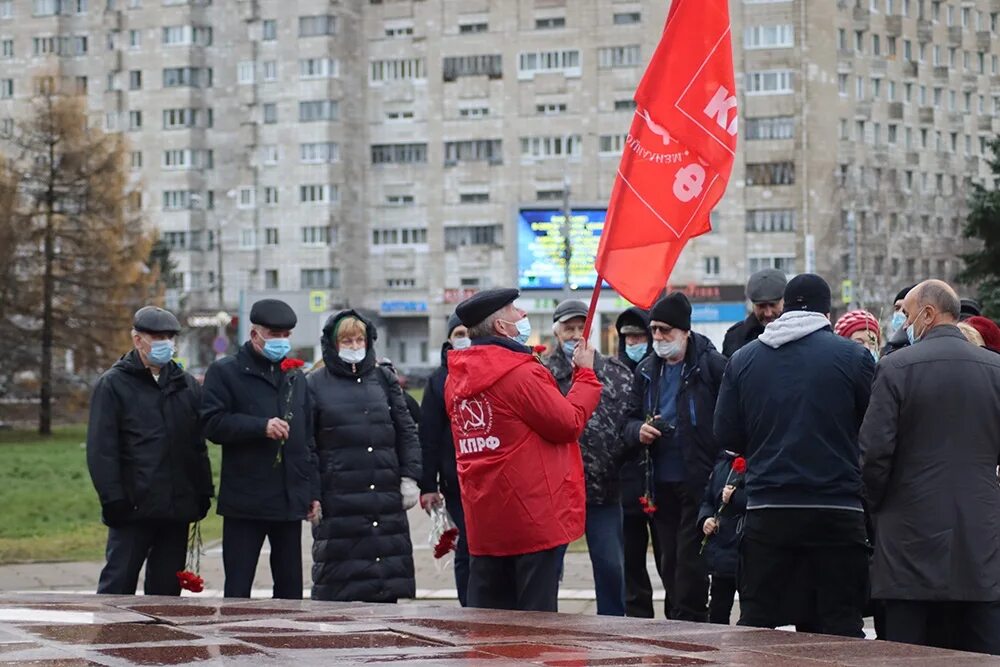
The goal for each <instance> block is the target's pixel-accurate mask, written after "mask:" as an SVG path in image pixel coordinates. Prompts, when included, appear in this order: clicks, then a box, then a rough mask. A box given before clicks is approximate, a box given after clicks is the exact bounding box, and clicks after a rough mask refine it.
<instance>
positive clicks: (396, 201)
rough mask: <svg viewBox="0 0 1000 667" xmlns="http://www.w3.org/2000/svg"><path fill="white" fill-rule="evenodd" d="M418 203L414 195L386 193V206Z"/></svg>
mask: <svg viewBox="0 0 1000 667" xmlns="http://www.w3.org/2000/svg"><path fill="white" fill-rule="evenodd" d="M415 203H416V200H415V199H414V197H413V195H386V196H385V205H386V206H395V207H400V206H413V205H414V204H415Z"/></svg>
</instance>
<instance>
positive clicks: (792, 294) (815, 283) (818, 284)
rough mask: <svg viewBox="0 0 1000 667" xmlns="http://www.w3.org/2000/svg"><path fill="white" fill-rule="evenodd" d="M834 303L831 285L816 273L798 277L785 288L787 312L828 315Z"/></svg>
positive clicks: (803, 274)
mask: <svg viewBox="0 0 1000 667" xmlns="http://www.w3.org/2000/svg"><path fill="white" fill-rule="evenodd" d="M832 302H833V298H832V296H831V294H830V285H828V284H827V282H826V281H825V280H823V279H822V278H820V277H819V276H817V275H816V274H815V273H802V274H800V275H797V276H795V277H794V278H792V279H791V280H789V281H788V286H787V287H785V312H789V311H792V310H808V311H812V312H814V313H822V314H824V315H826V314H829V312H830V309H831V305H832Z"/></svg>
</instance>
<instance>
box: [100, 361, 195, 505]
mask: <svg viewBox="0 0 1000 667" xmlns="http://www.w3.org/2000/svg"><path fill="white" fill-rule="evenodd" d="M200 401H201V387H200V386H199V385H198V383H197V382H196V381H195V379H194V378H193V377H191V376H190V375H188V374H187V373H185V372H184V371H183V370H181V368H180V367H179V366H178V365H177V364H175V363H174V362H170V363H168V364H167V365H166V366H164V367H163V368H162V369H161V372H160V381H159V383H157V382H156V380H154V379H153V375H152V373H150V371H149V370H148V369H147V368H146V367H145V366H143V364H142V360H141V358H140V357H139V353H138V352H136V351H135V350H133V351H131V352H129V353H128V354H126V355H125V356H123V357H122V358H121V359H119V360H118V361H117V362H116V363H115V364H114V366H112V367H111V369H110V370H108V371H107V372H106V373H104V374H103V375H102V376H101V377H100V379H99V380H98V381H97V384H96V385H95V387H94V393H93V396H92V398H91V401H90V421H89V422H88V424H87V466H88V467H89V468H90V477H91V479H92V480H93V482H94V488H95V489H97V494H98V496H99V497H100V500H101V503H102V504H105V505H106V504H108V503H111V502H114V501H120V500H127V501H129V502H130V503H131V504H132V506H133V507H134V510H133V513H132V517H131V519H130V520H132V521H135V520H140V519H166V520H171V521H197V520H199V519H201V518H202V517H203V516H204V512H203V511H202V508H203V507H204V506H205V505H206V500H205V499H206V498H210V497H211V496H212V495H213V489H212V470H211V465H210V464H209V461H208V452H207V450H206V449H205V440H204V438H202V435H201V428H200V426H199V424H198V405H199V403H200Z"/></svg>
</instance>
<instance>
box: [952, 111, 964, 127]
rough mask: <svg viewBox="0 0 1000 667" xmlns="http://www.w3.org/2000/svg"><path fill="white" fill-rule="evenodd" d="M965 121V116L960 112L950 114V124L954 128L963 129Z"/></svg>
mask: <svg viewBox="0 0 1000 667" xmlns="http://www.w3.org/2000/svg"><path fill="white" fill-rule="evenodd" d="M964 120H965V114H963V113H960V112H958V111H952V112H951V113H949V114H948V124H949V125H951V126H952V127H956V126H957V127H961V126H962V123H963V121H964Z"/></svg>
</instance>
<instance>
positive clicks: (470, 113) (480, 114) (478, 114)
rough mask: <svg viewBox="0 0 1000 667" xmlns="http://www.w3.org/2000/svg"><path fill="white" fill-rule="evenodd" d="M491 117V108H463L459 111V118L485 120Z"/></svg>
mask: <svg viewBox="0 0 1000 667" xmlns="http://www.w3.org/2000/svg"><path fill="white" fill-rule="evenodd" d="M489 115H490V109H489V107H484V106H463V107H462V108H460V109H459V110H458V117H459V118H485V117H486V116H489Z"/></svg>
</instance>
